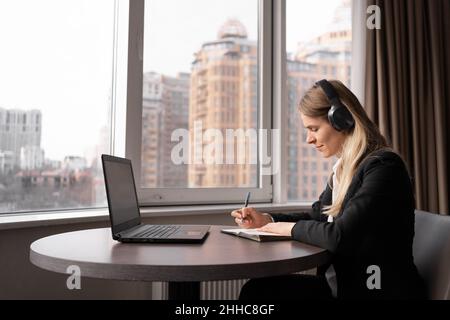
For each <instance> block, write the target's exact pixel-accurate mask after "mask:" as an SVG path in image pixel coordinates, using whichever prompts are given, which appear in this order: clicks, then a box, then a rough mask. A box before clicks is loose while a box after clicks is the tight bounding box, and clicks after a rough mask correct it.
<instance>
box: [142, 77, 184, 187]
mask: <svg viewBox="0 0 450 320" xmlns="http://www.w3.org/2000/svg"><path fill="white" fill-rule="evenodd" d="M189 79H190V75H189V74H187V73H180V74H178V76H177V77H169V76H164V75H161V74H157V73H154V72H148V73H145V74H144V81H143V86H144V87H143V114H142V168H141V184H142V186H144V187H147V188H167V187H180V188H181V187H186V186H187V171H188V169H187V164H185V165H176V164H174V163H173V161H172V159H171V151H172V148H173V146H174V145H175V144H176V143H175V142H172V141H171V136H172V132H174V131H175V130H177V129H186V130H187V129H188V108H189Z"/></svg>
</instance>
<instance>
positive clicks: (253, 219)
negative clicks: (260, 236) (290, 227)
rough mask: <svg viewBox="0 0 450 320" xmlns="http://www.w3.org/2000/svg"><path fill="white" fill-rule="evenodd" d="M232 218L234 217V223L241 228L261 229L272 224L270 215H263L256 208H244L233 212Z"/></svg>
mask: <svg viewBox="0 0 450 320" xmlns="http://www.w3.org/2000/svg"><path fill="white" fill-rule="evenodd" d="M231 216H232V217H234V221H235V222H236V223H237V225H238V226H240V227H241V228H245V229H249V228H252V229H253V228H261V227H262V226H265V225H266V224H268V223H270V222H272V219H271V218H270V216H269V215H266V214H262V213H260V212H258V211H256V209H255V208H250V207H247V208H242V209H239V210H234V211H233V212H231Z"/></svg>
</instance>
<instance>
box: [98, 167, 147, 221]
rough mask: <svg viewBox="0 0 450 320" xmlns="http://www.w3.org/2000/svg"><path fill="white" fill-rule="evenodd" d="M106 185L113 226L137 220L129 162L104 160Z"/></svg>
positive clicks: (136, 205) (136, 207)
mask: <svg viewBox="0 0 450 320" xmlns="http://www.w3.org/2000/svg"><path fill="white" fill-rule="evenodd" d="M103 169H104V173H105V182H106V184H107V192H108V202H109V211H110V214H111V218H112V220H113V221H112V223H113V224H114V226H118V225H120V224H122V223H124V222H127V221H130V220H135V219H139V217H140V215H139V206H138V201H137V199H136V191H135V186H134V179H133V171H132V169H131V162H126V161H115V160H109V159H105V160H104V161H103Z"/></svg>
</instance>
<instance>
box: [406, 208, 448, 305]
mask: <svg viewBox="0 0 450 320" xmlns="http://www.w3.org/2000/svg"><path fill="white" fill-rule="evenodd" d="M413 255H414V263H415V264H416V266H417V269H418V270H419V273H420V275H421V276H422V277H423V279H424V281H425V284H426V285H427V292H428V298H429V299H431V300H450V216H443V215H439V214H433V213H429V212H425V211H420V210H416V214H415V236H414V241H413Z"/></svg>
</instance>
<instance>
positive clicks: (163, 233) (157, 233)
mask: <svg viewBox="0 0 450 320" xmlns="http://www.w3.org/2000/svg"><path fill="white" fill-rule="evenodd" d="M180 228H181V226H158V225H156V226H149V227H148V228H146V229H145V230H143V231H142V232H139V233H138V234H136V235H135V237H136V238H160V239H164V238H168V237H170V236H171V235H172V234H174V233H175V232H177V231H178V230H179V229H180Z"/></svg>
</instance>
